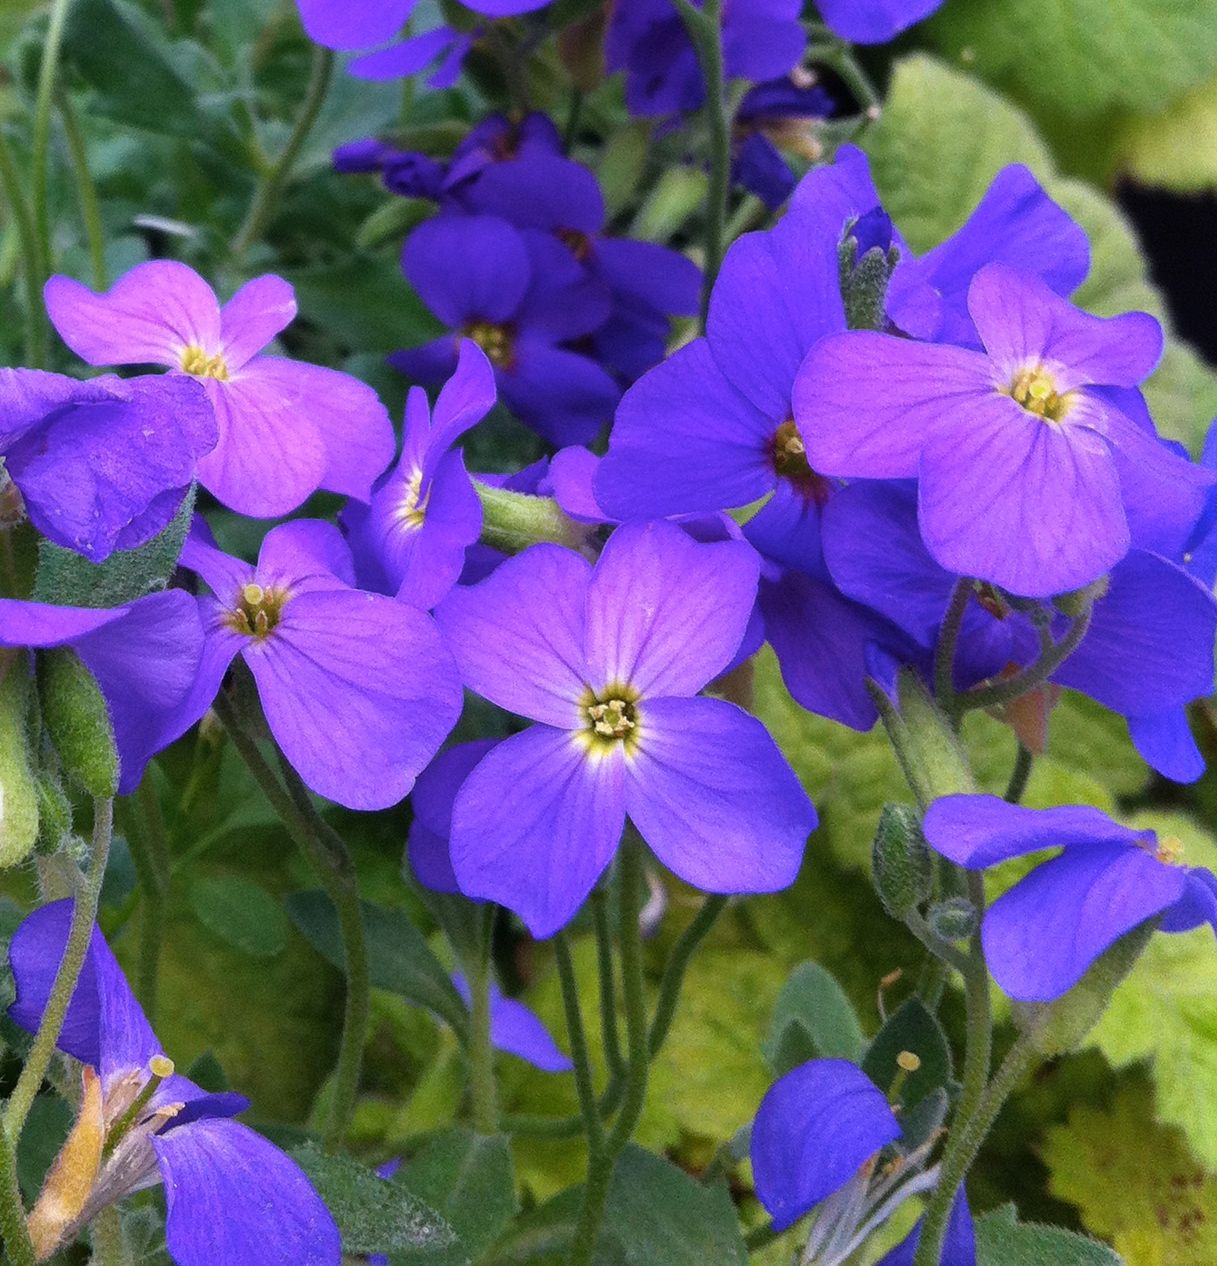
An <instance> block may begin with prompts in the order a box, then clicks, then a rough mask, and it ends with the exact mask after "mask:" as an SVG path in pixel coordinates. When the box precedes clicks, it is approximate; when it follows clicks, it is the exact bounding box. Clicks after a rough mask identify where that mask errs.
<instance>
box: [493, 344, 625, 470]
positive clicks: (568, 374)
mask: <svg viewBox="0 0 1217 1266" xmlns="http://www.w3.org/2000/svg"><path fill="white" fill-rule="evenodd" d="M498 382H499V391H500V393H501V394H502V399H503V403H504V404H505V405H507V407H508V408H509V409H510V410H511V411H512V413H514V414H515V415H516V417H518V418H519V419H520V421H521V422H523V423H524V424H525V425H527V426H530V427H532V429H533V430H534V431H536V432H537V433H538V434H539V435H540V436H541V437H542V438H543V439H547V440H548V441H549V442H550V443H551V444H554V445H557V446H558V447H562V446H563V445H566V444H587V443H590V442H591V441H592V440H594V439H595V438H596V436H597V435H598V434H599V433H600V431H601V429H602V428H603V426H604V425H605V423H606V422H608V421H609V420H610V419H611V418H612V416H613V408H614V407H615V405H616V404H617V401H618V400H619V399H620V397H621V388H620V387H619V386H618V385H617V384H616V383H615V382H614V381H613V379H612V378H611V377H610V376H609V375H608V374H607V373H606V372H605V371H604V370H603V369H601V368H600V366H599V365H597V364H596V362H595V361H593V360H591V359H589V358H588V357H586V356H582V355H580V354H579V353H578V352H571V351H567V350H566V349H565V348H560V347H551V346H549V345H548V344H546V343H545V342H544V341H543V340H538V339H521V340H520V342H519V343H518V344H517V357H516V361H515V363H514V364H513V365H511V366H510V368H508V369H502V370H500V371H499V376H498Z"/></svg>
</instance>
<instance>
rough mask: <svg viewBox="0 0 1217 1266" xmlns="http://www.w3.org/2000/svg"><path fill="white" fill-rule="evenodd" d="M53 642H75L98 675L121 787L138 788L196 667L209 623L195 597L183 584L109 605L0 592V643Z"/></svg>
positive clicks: (47, 644) (36, 644)
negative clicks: (50, 601) (53, 602)
mask: <svg viewBox="0 0 1217 1266" xmlns="http://www.w3.org/2000/svg"><path fill="white" fill-rule="evenodd" d="M54 646H70V647H71V648H72V649H73V650H74V651H75V652H76V653H77V655H79V656H80V658H81V660H83V662H84V664H85V666H86V667H87V668H88V669H89V671H90V672H91V673H92V674H93V676H94V677H95V678H96V680H97V684H98V687H99V688H100V690H101V693H102V696H103V697H104V699H105V701H106V708H107V710H108V711H109V714H110V724H111V726H112V727H113V730H114V741H115V746H116V748H117V750H118V757H119V791H120V792H122V793H123V794H124V795H126V794H128V793H129V792H132V791H134V790H135V789H136V787H138V786H139V782H140V779H141V777H142V776H143V772H144V766H145V765H146V764H147V763H148V761H149V760H151V758H152V757H153V756H154V755H155V754H156V753H157V752H158V751H159V750H160V749H161V748H162V747H164V746H165V742H166V740H164V739H163V737H162V730H163V728H164V727H165V725H166V724H167V722H168V721H169V719H170V718H171V717H172V716H173V715H174V714H175V712H176V710H177V709H178V708H179V707H180V706H181V704H182V701H183V699H185V698H186V696H187V694H188V693H189V691H190V688H191V686H192V684H193V682H194V679H195V674H196V672H197V671H198V666H199V657H200V655H201V653H202V649H203V630H202V627H201V626H200V623H199V617H198V612H197V610H196V608H195V604H194V602H193V601H192V600H191V599H190V597H189V595H187V594H184V593H182V592H181V591H179V590H170V591H168V592H166V593H154V594H149V595H148V596H147V597H145V598H140V599H138V600H137V601H135V602H132V603H131V604H130V605H129V606H124V607H116V608H114V609H113V610H109V611H102V610H94V609H85V608H82V607H57V606H49V605H46V604H45V603H41V602H23V601H21V600H19V599H16V598H0V647H10V648H13V649H17V650H22V649H35V648H37V649H46V648H49V647H54ZM9 671H10V672H13V671H17V669H16V667H15V666H13V667H10V668H9Z"/></svg>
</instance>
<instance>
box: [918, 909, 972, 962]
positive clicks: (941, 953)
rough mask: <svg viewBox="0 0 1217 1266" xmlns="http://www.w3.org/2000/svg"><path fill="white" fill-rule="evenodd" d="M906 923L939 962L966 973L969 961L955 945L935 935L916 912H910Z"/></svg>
mask: <svg viewBox="0 0 1217 1266" xmlns="http://www.w3.org/2000/svg"><path fill="white" fill-rule="evenodd" d="M904 922H905V924H906V925H907V927H908V930H909V931H910V932H912V934H913V935H914V936H915V937H916V938H917V939H918V940H919V941H920V942H921V943H922V945H924V946H925V947H926V949H927V950H929V952H930V953H931V954H932V955H933V956H934V957H935V958H936V959H938V960H939V961H941V962H943V963H948V964H949V965H950V966H952V967H954V968H955V970H956V971H958V972H966V971H967V969H968V960H967V959H966V958H965V957H964V956H963V955H962V954H961V953H960V952H959V951H958V950H957V949H956V948H955V946H954V945H951V944H949V943H948V942H947V941H944V940H942V938H941V937H938V936H935V935H934V930H933V928H931V927H930V925H929V924H928V923H927V922H926V921H925V919H923V918H922V917H921V915H920V914H918V913H917V911H916V910H910V911H909V912H908V913H907V914H906V915H905V916H904Z"/></svg>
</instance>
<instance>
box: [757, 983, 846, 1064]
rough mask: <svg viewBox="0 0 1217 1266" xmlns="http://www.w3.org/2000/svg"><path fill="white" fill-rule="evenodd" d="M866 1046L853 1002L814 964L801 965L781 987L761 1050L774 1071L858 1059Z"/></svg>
mask: <svg viewBox="0 0 1217 1266" xmlns="http://www.w3.org/2000/svg"><path fill="white" fill-rule="evenodd" d="M865 1046H866V1042H865V1038H864V1037H863V1035H862V1026H861V1024H859V1022H858V1017H857V1015H856V1014H855V1013H854V1008H853V1004H852V1003H851V1002H850V1000H849V998H848V997H846V995H845V991H844V990H843V989H842V988H841V986H840V985H839V984H838V983H837V981H836V978H835V977H834V976H833V974H832V973H831V972H830V971H828V970H826V969H825V968H823V967H821V966H820V965H819V963H810V962H809V963H800V964H799V965H798V967H796V968H795V969H794V971H793V972H792V973H791V975H790V977H789V978H788V979H787V981H786V983H785V984H784V985H783V986H782V992H781V993H780V994H779V995H778V1002H777V1006H776V1007H775V1008H774V1013H773V1020H772V1022H771V1023H770V1026H769V1037H768V1038H767V1039H766V1041H765V1042H764V1043H763V1044H762V1048H761V1049H762V1050H763V1051H764V1052H765V1058H766V1059H767V1060H768V1061H769V1063H770V1066H771V1067H772V1068H773V1071H774V1073H775V1074H776V1075H777V1076H779V1077H780V1076H781V1075H782V1074H783V1073H787V1072H789V1071H790V1070H791V1069H792V1068H794V1067H795V1066H796V1065H797V1064H801V1063H803V1062H805V1061H806V1060H809V1059H816V1058H821V1059H848V1060H851V1061H852V1062H853V1063H858V1062H860V1061H861V1059H862V1053H863V1051H864V1049H865Z"/></svg>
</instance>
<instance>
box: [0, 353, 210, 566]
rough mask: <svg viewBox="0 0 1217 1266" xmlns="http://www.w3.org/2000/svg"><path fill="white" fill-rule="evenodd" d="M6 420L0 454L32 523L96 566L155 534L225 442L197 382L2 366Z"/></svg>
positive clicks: (0, 412) (0, 394)
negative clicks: (86, 377)
mask: <svg viewBox="0 0 1217 1266" xmlns="http://www.w3.org/2000/svg"><path fill="white" fill-rule="evenodd" d="M0 417H3V419H4V421H3V423H0V457H3V459H4V468H5V470H7V472H8V475H9V477H10V478H11V479H12V481H13V483H14V484H15V485H16V487H17V490H18V491H19V492H20V493H21V497H22V502H23V504H24V507H25V512H26V514H27V515H28V516H29V519H30V521H31V522H32V523H33V525H34V526H35V527H36V528H37V529H38V530H39V531H40V532H41V533H42V534H43V535H44V536H46V537H48V538H49V539H50V540H52V541H54V542H55V543H56V544H57V545H62V546H64V547H65V548H66V549H72V550H75V551H76V552H77V553H79V554H83V555H84V556H85V557H86V558H88V559H90V560H91V561H92V562H95V563H99V562H102V561H104V560H105V559H106V558H108V557H109V556H110V554H111V553H112V552H113V551H114V550H116V549H120V550H128V549H135V548H136V547H137V546H140V545H142V544H144V542H145V541H148V540H150V539H151V538H152V537H153V536H155V535H156V533H157V532H159V531H160V530H161V529H162V528H163V527H164V526H165V525H166V524H167V523H168V522H169V520H170V519H171V518H172V517H173V515H174V514H175V513H176V512H177V510H178V507H179V506H180V505H181V504H182V500H183V498H184V497H185V495H186V493H187V491H188V490H189V488H190V485H191V484H192V483H193V482H194V478H195V472H196V470H197V468H198V467H199V465H200V463H201V462H202V461H203V460H204V459H205V457H206V454H207V453H209V452H210V451H211V449H213V448H214V447H215V443H216V421H215V416H214V414H213V412H212V409H211V406H210V404H209V403H208V401H207V396H206V394H205V393H204V392H203V391H202V389H201V388H200V387H199V386H198V385H197V384H196V383H193V382H189V381H188V380H181V381H167V380H165V379H161V378H128V379H120V378H115V377H114V376H113V375H111V374H106V375H105V376H104V377H101V378H94V379H92V380H91V381H89V382H80V381H78V380H77V379H75V378H66V377H64V376H62V375H60V374H47V373H43V372H41V371H40V370H36V369H0Z"/></svg>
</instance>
